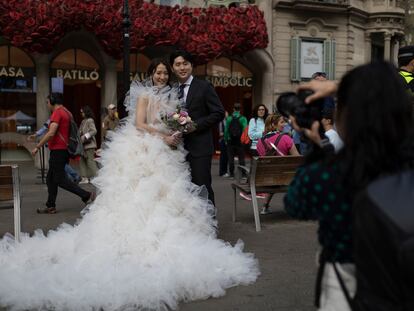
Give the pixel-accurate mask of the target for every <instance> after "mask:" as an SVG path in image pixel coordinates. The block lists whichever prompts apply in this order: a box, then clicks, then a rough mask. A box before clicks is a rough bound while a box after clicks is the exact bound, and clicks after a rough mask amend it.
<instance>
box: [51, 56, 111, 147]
mask: <svg viewBox="0 0 414 311" xmlns="http://www.w3.org/2000/svg"><path fill="white" fill-rule="evenodd" d="M51 71H52V72H51V90H52V92H58V93H63V99H64V105H65V106H66V108H68V109H69V111H70V112H72V114H73V116H74V118H75V120H76V123H77V124H78V125H79V124H80V123H81V121H82V117H81V114H80V110H81V108H82V107H83V106H86V105H88V106H90V107H91V108H92V110H93V112H94V115H95V118H94V119H95V126H96V129H97V130H98V133H97V135H96V140H97V142H98V145H100V142H101V126H100V124H101V114H103V112H101V79H100V76H101V73H100V68H99V65H98V63H97V62H96V61H95V59H94V58H93V57H92V56H91V55H89V54H88V53H86V52H85V51H83V50H80V49H70V50H66V51H64V52H62V53H61V54H59V55H58V56H57V57H56V58H55V59H54V60H53V62H52V66H51Z"/></svg>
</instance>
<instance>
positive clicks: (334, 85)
mask: <svg viewBox="0 0 414 311" xmlns="http://www.w3.org/2000/svg"><path fill="white" fill-rule="evenodd" d="M300 90H311V91H313V92H314V93H313V94H312V95H309V96H308V97H306V99H305V102H306V103H307V104H309V103H310V102H312V101H314V100H317V99H320V98H324V97H328V96H333V95H335V93H336V91H337V90H338V82H337V81H330V80H328V81H318V80H312V81H310V82H307V83H304V84H301V85H299V87H298V91H300Z"/></svg>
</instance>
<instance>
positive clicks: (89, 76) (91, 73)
mask: <svg viewBox="0 0 414 311" xmlns="http://www.w3.org/2000/svg"><path fill="white" fill-rule="evenodd" d="M53 75H54V76H55V77H56V78H62V79H64V80H91V81H97V80H99V76H100V75H99V71H98V70H96V69H94V70H83V69H54V72H53Z"/></svg>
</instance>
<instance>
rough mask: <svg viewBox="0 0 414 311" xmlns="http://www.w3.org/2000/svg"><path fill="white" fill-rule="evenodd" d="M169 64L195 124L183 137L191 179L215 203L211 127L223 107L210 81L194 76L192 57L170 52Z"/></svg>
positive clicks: (214, 125) (215, 123)
mask: <svg viewBox="0 0 414 311" xmlns="http://www.w3.org/2000/svg"><path fill="white" fill-rule="evenodd" d="M170 64H171V67H172V69H173V71H174V73H175V75H176V76H177V79H178V83H179V97H180V98H181V99H182V100H183V106H184V108H185V109H187V111H188V114H189V115H190V117H191V119H193V121H194V122H195V123H196V124H197V128H196V130H195V131H194V132H192V133H190V134H187V135H185V136H184V147H185V149H186V150H187V151H188V155H187V161H188V162H189V164H190V169H191V177H192V182H193V183H195V184H196V185H199V186H202V185H204V186H205V187H206V188H207V191H208V197H209V199H210V200H211V201H212V202H213V204H214V192H213V189H212V187H211V158H212V155H213V153H214V145H213V135H212V131H211V130H212V128H213V127H217V124H218V123H219V122H220V121H221V120H223V118H224V108H223V105H222V104H221V102H220V99H219V98H218V96H217V93H216V91H215V90H214V88H213V86H212V85H211V83H209V82H207V81H205V80H200V79H197V78H196V77H193V75H192V73H193V64H194V63H193V58H192V56H191V54H190V53H188V52H187V51H175V52H173V53H172V54H171V55H170Z"/></svg>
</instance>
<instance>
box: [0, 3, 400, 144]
mask: <svg viewBox="0 0 414 311" xmlns="http://www.w3.org/2000/svg"><path fill="white" fill-rule="evenodd" d="M147 2H153V3H157V4H162V5H186V6H190V7H206V6H220V5H223V6H235V7H237V6H240V7H243V6H245V7H246V6H249V5H256V6H258V8H259V9H260V10H261V11H262V12H263V14H264V19H265V24H266V28H267V33H268V37H269V44H268V45H267V47H266V48H262V49H255V50H251V51H248V52H243V53H236V54H233V55H230V56H229V55H227V56H221V57H218V58H216V59H214V60H212V61H210V62H208V63H205V64H202V65H199V66H197V67H196V68H195V74H196V75H197V76H199V77H202V78H204V79H207V80H209V81H210V82H211V83H212V84H213V85H214V87H215V88H216V90H217V93H218V94H219V96H220V98H221V99H222V102H223V104H224V106H225V108H226V110H228V111H229V112H231V110H232V107H233V105H234V103H235V102H240V103H241V104H242V112H243V113H244V114H245V115H246V116H247V117H249V116H250V115H251V111H252V108H253V107H254V105H256V104H265V105H266V106H267V107H268V108H269V109H270V110H272V109H274V103H275V100H276V99H277V97H278V95H279V94H280V93H281V92H284V91H290V90H293V89H294V88H295V86H296V85H297V84H298V83H300V82H302V81H307V80H309V78H310V76H311V75H312V73H314V72H316V71H323V72H326V73H327V75H328V77H329V78H330V79H339V78H341V76H342V75H343V74H344V73H345V72H346V71H347V70H349V69H350V68H352V67H353V66H356V65H359V64H362V63H365V62H369V61H371V60H373V59H386V60H390V61H394V62H395V61H396V56H397V51H398V48H399V46H400V44H401V42H402V40H403V38H404V32H403V30H404V11H403V9H402V8H401V7H400V6H401V2H399V1H396V0H367V1H362V0H326V1H324V0H322V1H313V0H274V1H271V0H241V1H229V0H155V1H147ZM132 31H133V30H132ZM170 51H171V48H168V47H164V48H160V47H149V48H146V49H145V50H143V51H140V52H139V53H136V52H132V53H131V54H130V64H131V75H130V76H131V79H143V78H144V77H145V71H146V68H147V66H148V64H149V62H150V59H151V58H153V57H158V56H162V55H165V54H168V52H170ZM122 69H123V61H122V60H121V59H119V58H115V57H113V56H110V55H108V53H107V51H105V49H104V48H103V47H102V45H101V44H100V42H99V40H97V37H96V35H94V34H92V33H90V32H88V31H87V30H84V29H79V30H78V31H74V32H70V33H68V34H66V35H65V36H64V37H63V38H62V39H61V40H60V41H59V42H58V44H57V45H56V46H54V47H53V50H52V51H51V52H50V53H46V54H45V53H36V52H26V51H24V50H23V49H21V48H19V47H16V46H14V45H13V44H12V43H11V42H10V41H8V40H5V39H4V38H2V37H1V35H0V140H1V141H2V142H1V143H2V147H3V150H7V149H13V148H14V149H16V148H17V149H18V148H27V149H29V148H30V145H28V144H27V142H26V140H25V137H26V135H27V134H29V133H32V132H33V131H34V130H35V129H36V128H39V127H40V126H41V125H42V124H43V123H44V122H45V120H47V118H48V117H49V111H48V110H47V105H46V97H47V95H48V94H49V93H50V92H62V93H63V94H64V98H65V105H66V106H67V107H68V108H69V109H70V110H71V111H72V113H73V114H74V116H75V119H76V120H77V121H78V122H80V108H81V107H82V106H83V105H90V106H91V107H92V108H93V110H94V112H95V115H96V123H97V127H98V128H100V126H99V125H100V122H101V119H102V117H103V115H104V111H105V108H106V107H107V106H108V105H109V104H117V103H119V100H120V98H122V85H121V84H122Z"/></svg>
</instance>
